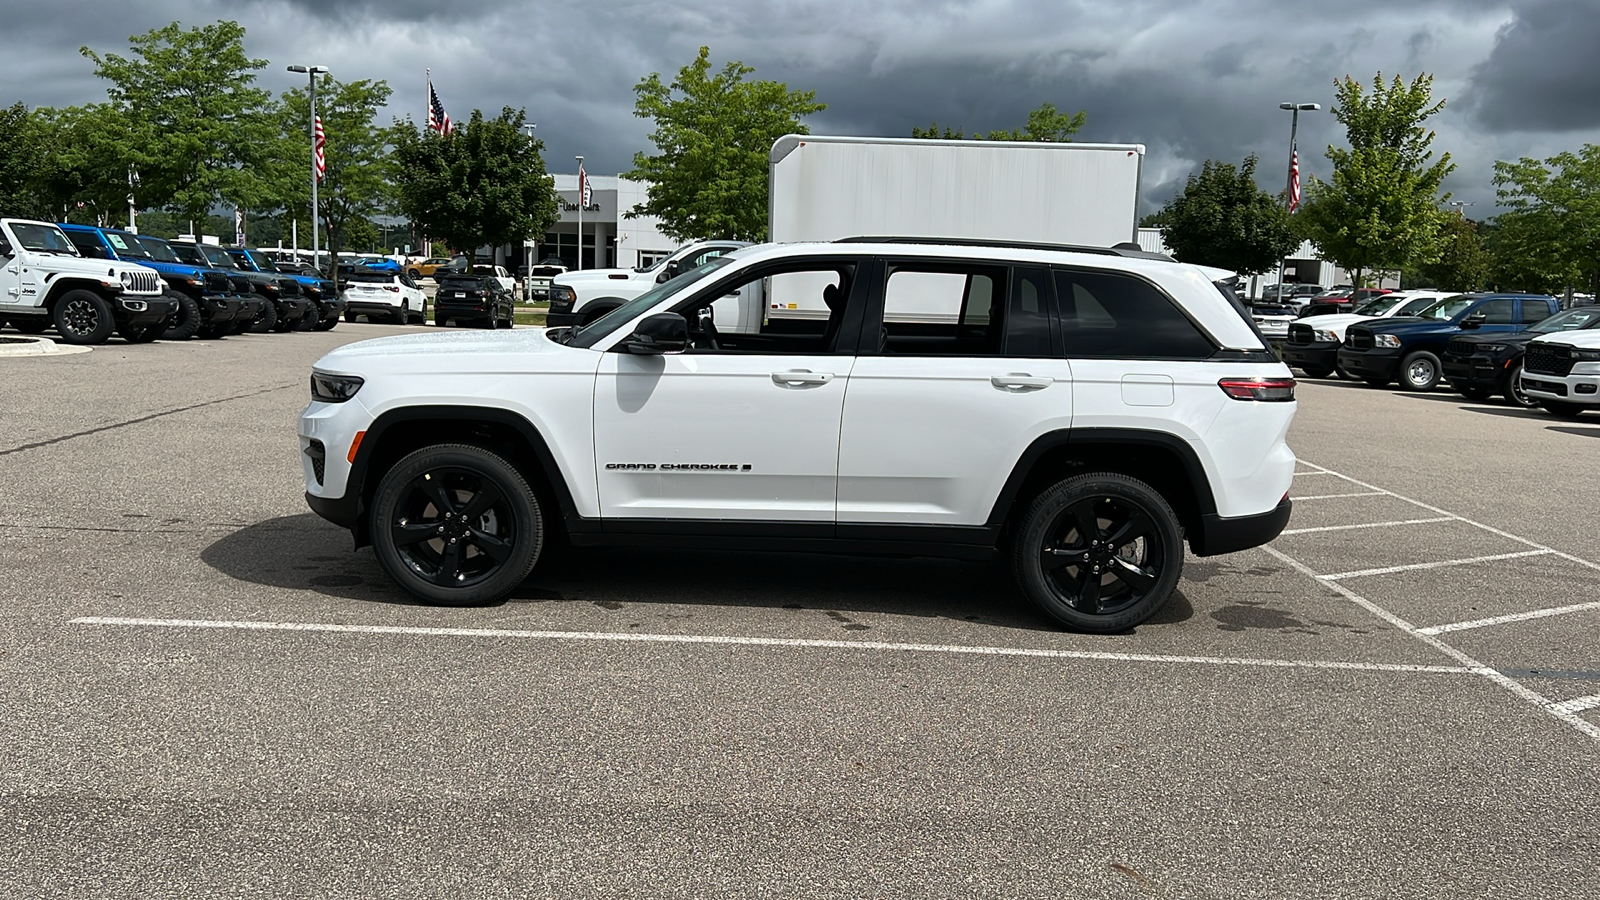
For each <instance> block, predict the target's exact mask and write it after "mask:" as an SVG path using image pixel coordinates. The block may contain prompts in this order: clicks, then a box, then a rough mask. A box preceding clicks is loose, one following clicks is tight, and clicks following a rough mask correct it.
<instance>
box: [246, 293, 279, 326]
mask: <svg viewBox="0 0 1600 900" xmlns="http://www.w3.org/2000/svg"><path fill="white" fill-rule="evenodd" d="M263 299H265V300H266V301H267V303H266V308H264V309H262V310H261V315H259V316H256V318H255V321H254V322H251V323H250V327H249V328H248V329H247V330H248V331H249V332H250V333H251V334H266V333H267V332H269V331H272V330H273V329H275V328H277V327H278V304H277V301H275V300H273V299H272V298H270V297H264V298H263Z"/></svg>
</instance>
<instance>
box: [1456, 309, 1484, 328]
mask: <svg viewBox="0 0 1600 900" xmlns="http://www.w3.org/2000/svg"><path fill="white" fill-rule="evenodd" d="M1487 318H1489V316H1488V314H1487V313H1481V312H1480V313H1473V314H1472V315H1470V316H1467V317H1466V318H1465V319H1462V320H1461V327H1462V328H1477V327H1478V326H1479V325H1482V324H1483V322H1484V320H1485V319H1487Z"/></svg>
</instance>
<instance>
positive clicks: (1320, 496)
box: [1289, 491, 1386, 502]
mask: <svg viewBox="0 0 1600 900" xmlns="http://www.w3.org/2000/svg"><path fill="white" fill-rule="evenodd" d="M1384 493H1386V492H1385V491H1362V492H1361V493H1359V494H1317V495H1315V496H1311V497H1290V498H1289V499H1290V500H1294V501H1296V502H1299V501H1301V500H1343V499H1344V498H1346V497H1378V496H1381V495H1383V494H1384Z"/></svg>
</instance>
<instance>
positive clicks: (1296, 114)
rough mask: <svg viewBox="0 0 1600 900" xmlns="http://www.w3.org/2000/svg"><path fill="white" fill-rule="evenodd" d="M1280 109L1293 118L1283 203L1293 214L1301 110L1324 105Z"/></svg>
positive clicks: (1280, 294)
mask: <svg viewBox="0 0 1600 900" xmlns="http://www.w3.org/2000/svg"><path fill="white" fill-rule="evenodd" d="M1278 108H1279V109H1287V110H1289V111H1290V112H1291V116H1290V118H1289V172H1288V175H1287V182H1288V183H1287V184H1286V185H1285V187H1284V192H1283V203H1284V205H1285V206H1289V207H1290V211H1291V212H1293V206H1292V205H1293V203H1294V196H1293V195H1294V180H1295V171H1294V169H1295V163H1296V162H1297V160H1296V159H1295V154H1297V153H1299V152H1300V147H1299V144H1298V143H1296V141H1297V140H1298V137H1299V134H1298V133H1299V131H1300V111H1301V110H1306V111H1307V112H1310V111H1311V110H1317V109H1321V108H1322V104H1320V103H1279V104H1278ZM1283 262H1284V261H1283V260H1282V259H1280V260H1278V297H1277V299H1278V300H1279V301H1282V300H1283Z"/></svg>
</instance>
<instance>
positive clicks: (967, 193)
mask: <svg viewBox="0 0 1600 900" xmlns="http://www.w3.org/2000/svg"><path fill="white" fill-rule="evenodd" d="M1144 152H1145V151H1144V145H1143V144H1050V143H1030V142H1021V141H941V140H922V139H919V138H882V137H827V136H819V135H800V134H790V135H785V136H783V137H781V138H779V139H778V140H777V141H776V142H775V143H774V144H773V145H772V152H771V157H770V159H771V187H770V189H769V193H768V198H767V204H768V205H767V215H768V225H769V234H770V236H771V240H773V241H775V242H780V243H788V242H797V241H836V240H839V239H841V238H847V237H859V236H875V237H885V236H897V237H948V238H962V239H977V240H995V241H1019V242H1025V243H1039V244H1073V245H1078V246H1089V247H1111V246H1114V245H1116V244H1121V243H1126V242H1129V241H1136V240H1137V239H1138V206H1139V177H1140V174H1141V171H1142V169H1143V165H1144ZM946 280H947V279H946ZM926 281H927V283H926V284H922V283H920V282H919V283H918V285H917V288H918V290H917V291H916V293H917V295H918V297H920V298H921V299H922V300H923V301H925V302H922V303H919V302H915V300H913V302H912V305H911V306H910V307H906V306H902V308H901V310H900V312H899V313H898V314H897V317H900V318H907V319H908V320H910V321H927V322H936V321H942V320H943V319H946V318H949V314H948V313H939V312H936V310H944V309H947V308H950V304H949V303H948V302H947V300H948V298H946V297H944V296H943V294H944V293H946V292H947V291H956V292H959V291H960V290H961V285H960V284H959V283H956V282H960V279H955V281H954V282H952V283H950V284H946V283H944V280H941V279H939V278H938V277H937V276H930V277H929V278H928V279H926ZM821 288H822V285H821V284H820V283H819V284H809V283H803V282H802V281H801V280H799V279H794V278H791V279H787V280H785V281H782V282H780V283H775V284H770V285H766V286H764V290H763V293H764V294H765V296H764V297H761V298H756V297H753V296H751V297H742V298H741V303H740V304H739V305H740V307H741V309H742V311H741V312H740V313H738V314H735V313H734V311H733V309H732V308H731V307H732V306H733V304H728V306H729V307H730V308H729V309H727V310H726V311H724V310H723V309H722V308H721V307H719V308H718V310H717V326H718V327H719V328H725V327H731V328H733V329H735V330H745V329H748V328H750V327H751V323H752V321H754V322H759V321H760V319H754V320H752V318H751V315H750V313H751V310H749V309H744V308H743V307H746V306H759V307H761V308H764V309H765V314H766V318H767V319H769V320H770V319H826V318H827V317H828V310H827V309H826V308H825V307H824V306H823V305H822V303H821V300H820V297H821ZM921 306H926V309H925V310H921V311H919V310H918V307H921ZM957 306H959V304H957Z"/></svg>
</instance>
